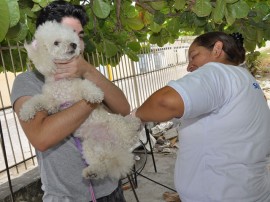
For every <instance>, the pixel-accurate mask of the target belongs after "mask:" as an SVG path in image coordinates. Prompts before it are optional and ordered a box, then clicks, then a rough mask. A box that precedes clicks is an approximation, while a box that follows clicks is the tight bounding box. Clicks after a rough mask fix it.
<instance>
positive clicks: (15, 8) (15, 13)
mask: <svg viewBox="0 0 270 202" xmlns="http://www.w3.org/2000/svg"><path fill="white" fill-rule="evenodd" d="M8 8H9V14H10V16H9V18H10V22H9V27H13V26H15V25H16V24H17V23H18V22H19V20H20V10H19V4H18V2H17V0H8Z"/></svg>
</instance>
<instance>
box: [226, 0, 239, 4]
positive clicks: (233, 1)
mask: <svg viewBox="0 0 270 202" xmlns="http://www.w3.org/2000/svg"><path fill="white" fill-rule="evenodd" d="M237 1H239V0H225V2H226V3H227V4H233V3H235V2H237Z"/></svg>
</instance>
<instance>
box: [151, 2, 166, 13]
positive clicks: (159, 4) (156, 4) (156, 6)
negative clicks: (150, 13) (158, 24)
mask: <svg viewBox="0 0 270 202" xmlns="http://www.w3.org/2000/svg"><path fill="white" fill-rule="evenodd" d="M150 5H151V7H152V8H153V9H155V10H158V11H159V10H161V9H163V8H165V7H166V6H167V2H166V1H154V2H150Z"/></svg>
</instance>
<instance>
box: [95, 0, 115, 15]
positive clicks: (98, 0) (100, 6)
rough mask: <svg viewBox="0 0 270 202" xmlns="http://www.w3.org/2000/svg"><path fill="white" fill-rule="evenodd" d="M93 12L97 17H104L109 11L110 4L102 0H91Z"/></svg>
mask: <svg viewBox="0 0 270 202" xmlns="http://www.w3.org/2000/svg"><path fill="white" fill-rule="evenodd" d="M93 12H94V14H95V15H96V16H97V17H98V18H101V19H104V18H106V17H108V16H109V14H110V12H111V9H110V5H109V4H108V3H106V2H104V1H103V0H95V1H93Z"/></svg>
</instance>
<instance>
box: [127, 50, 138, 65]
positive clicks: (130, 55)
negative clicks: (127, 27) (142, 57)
mask: <svg viewBox="0 0 270 202" xmlns="http://www.w3.org/2000/svg"><path fill="white" fill-rule="evenodd" d="M124 53H125V54H127V56H128V57H129V58H130V59H131V60H132V61H135V62H138V61H139V57H138V56H137V54H136V53H134V52H133V51H132V50H130V49H129V48H125V49H124Z"/></svg>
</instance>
